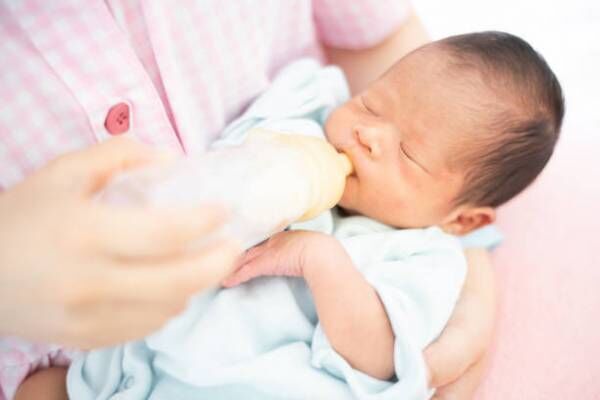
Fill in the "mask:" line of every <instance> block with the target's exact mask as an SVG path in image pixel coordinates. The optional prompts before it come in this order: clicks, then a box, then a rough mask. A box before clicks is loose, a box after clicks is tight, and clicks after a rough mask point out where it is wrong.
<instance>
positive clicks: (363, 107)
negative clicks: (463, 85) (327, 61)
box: [325, 48, 464, 227]
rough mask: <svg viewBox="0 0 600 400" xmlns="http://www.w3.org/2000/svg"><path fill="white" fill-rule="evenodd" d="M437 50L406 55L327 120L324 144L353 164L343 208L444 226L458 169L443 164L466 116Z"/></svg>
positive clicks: (408, 223)
mask: <svg viewBox="0 0 600 400" xmlns="http://www.w3.org/2000/svg"><path fill="white" fill-rule="evenodd" d="M435 52H436V50H435V49H431V48H426V49H425V50H419V51H417V52H415V53H412V54H410V55H408V56H406V57H404V58H403V59H402V60H401V61H400V62H398V63H397V64H396V65H395V66H394V67H393V68H392V69H390V70H389V71H388V72H387V73H386V74H385V75H384V76H383V77H381V78H380V79H378V80H377V81H375V82H374V83H373V84H371V86H370V87H369V88H367V90H365V91H364V92H363V93H361V94H359V95H358V96H356V97H354V98H352V99H351V100H349V101H348V102H347V103H345V104H344V105H342V106H341V107H339V108H337V109H336V110H334V111H333V112H332V114H331V115H330V117H329V119H328V120H327V123H326V126H325V131H326V135H327V138H328V140H329V142H330V143H331V144H332V145H333V146H334V147H336V148H337V149H338V150H339V151H343V152H344V153H346V154H347V155H348V156H349V157H350V159H351V160H352V163H353V165H354V168H355V172H354V174H353V175H351V176H350V177H348V179H347V181H346V188H345V190H344V194H343V197H342V199H341V201H340V203H339V204H340V206H341V207H342V208H344V209H346V210H348V211H350V212H356V213H360V214H363V215H366V216H369V217H371V218H374V219H377V220H379V221H381V222H384V223H387V224H390V225H393V226H397V227H425V226H430V225H437V224H441V223H442V222H443V221H444V219H445V218H447V217H448V216H449V214H450V213H451V212H452V211H453V203H452V200H453V199H454V198H455V196H456V195H457V194H458V192H459V190H460V188H461V184H462V182H463V173H462V172H461V171H453V170H451V169H450V168H449V166H448V164H449V160H450V159H451V155H452V153H453V152H455V151H457V148H458V146H457V145H456V143H457V138H458V135H460V134H461V132H462V131H463V129H462V127H461V126H463V125H464V124H463V123H462V122H463V120H464V118H462V119H461V118H460V113H459V111H458V107H456V106H455V102H454V101H453V99H456V97H455V96H453V95H452V93H451V92H455V90H454V89H452V88H451V84H448V79H444V78H443V70H444V68H443V65H441V63H440V62H439V61H437V60H438V59H439V57H436V54H435ZM454 94H456V93H454Z"/></svg>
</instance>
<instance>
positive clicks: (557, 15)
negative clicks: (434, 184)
mask: <svg viewBox="0 0 600 400" xmlns="http://www.w3.org/2000/svg"><path fill="white" fill-rule="evenodd" d="M413 1H414V4H415V6H416V8H417V11H418V12H419V14H420V15H421V17H422V19H423V20H424V22H425V25H426V26H427V27H428V29H429V31H430V32H431V34H432V36H433V37H434V38H439V37H443V36H447V35H449V34H454V33H463V32H468V31H474V30H488V29H494V30H505V31H509V32H512V33H515V34H517V35H520V36H522V37H523V38H525V39H526V40H528V41H529V42H530V43H531V44H532V45H533V46H534V47H535V48H537V49H538V50H539V51H540V52H541V53H542V54H543V55H544V56H545V57H546V59H547V60H548V62H549V64H550V65H551V66H552V68H553V69H554V71H555V72H556V74H557V75H558V78H559V80H560V81H561V84H562V85H563V89H564V91H565V96H566V100H567V114H566V118H565V123H564V128H563V132H562V138H561V140H560V142H559V145H558V147H557V150H556V153H555V156H554V158H553V159H552V160H551V162H550V164H549V165H548V167H547V169H546V170H545V171H544V173H543V174H542V176H541V177H540V179H539V180H538V181H537V182H536V183H535V184H534V185H533V186H532V187H531V188H530V189H528V190H527V191H526V192H525V193H524V194H523V195H521V196H520V197H518V198H517V199H515V200H514V201H512V202H511V203H510V204H508V205H506V206H505V207H503V208H501V209H500V211H499V221H498V224H499V226H500V228H501V229H502V231H503V232H504V234H505V237H506V240H505V242H504V244H503V245H502V246H501V247H500V248H498V250H497V251H496V252H495V253H494V268H495V272H496V278H497V283H498V291H499V295H498V302H499V304H498V319H497V329H496V338H495V340H494V344H493V347H492V351H491V357H490V365H489V370H488V371H487V375H486V377H485V380H484V382H483V384H482V386H481V388H480V390H479V392H478V394H477V396H476V399H477V400H542V399H544V400H545V399H551V400H554V399H556V400H559V399H560V400H597V399H600V237H599V235H600V232H599V230H600V101H599V99H600V78H599V74H600V44H598V43H599V42H598V38H600V3H598V2H597V1H591V0H589V1H586V0H571V1H569V2H548V1H542V0H503V1H502V2H488V1H486V2H482V1H479V2H477V1H474V0H453V1H449V2H440V1H436V0H413Z"/></svg>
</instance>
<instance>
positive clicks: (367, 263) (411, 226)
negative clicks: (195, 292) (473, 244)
mask: <svg viewBox="0 0 600 400" xmlns="http://www.w3.org/2000/svg"><path fill="white" fill-rule="evenodd" d="M346 91H347V87H346V85H345V82H344V81H343V79H342V78H341V74H340V72H339V71H338V70H337V69H332V68H331V67H329V68H325V69H320V68H318V67H317V66H316V64H312V63H309V64H306V62H305V63H304V64H298V65H297V66H295V67H294V66H292V67H289V68H288V69H287V70H286V71H284V72H282V74H281V76H280V78H278V79H277V80H276V81H275V83H274V87H273V89H270V90H269V91H267V92H266V93H265V95H263V96H261V98H259V99H258V101H257V102H256V103H255V104H254V105H253V106H251V107H250V108H249V109H248V110H247V112H246V113H245V114H244V116H242V117H241V118H240V120H238V121H236V123H234V124H232V126H233V128H230V129H228V130H227V131H226V132H225V133H224V139H223V141H225V142H227V141H232V142H235V141H239V140H238V139H239V137H241V136H243V135H245V133H246V132H247V131H248V128H252V127H263V128H269V129H273V130H285V131H288V132H299V133H306V131H313V132H317V133H318V132H319V131H320V130H321V129H323V127H324V135H325V137H326V139H327V140H328V141H329V142H330V143H331V144H332V145H333V146H334V147H335V148H336V149H338V150H339V151H340V152H344V153H345V154H347V155H348V157H349V158H350V160H351V161H352V164H353V165H354V172H353V174H352V175H351V176H349V177H348V179H347V182H346V187H345V190H344V194H343V196H342V199H341V201H340V202H339V208H338V209H336V210H333V211H331V212H327V213H325V214H323V215H321V216H319V217H317V218H316V219H315V220H313V221H309V222H307V223H302V224H294V225H292V227H291V230H287V231H284V232H282V233H279V234H277V235H275V236H273V237H271V238H270V239H269V240H268V241H266V242H264V243H262V244H260V245H258V246H256V247H254V248H252V249H250V250H249V251H247V253H246V254H245V256H244V259H243V260H242V262H241V263H240V267H239V268H238V269H237V271H236V272H235V273H234V274H233V275H232V276H231V277H230V278H228V279H227V280H226V281H225V282H224V286H226V287H230V288H232V289H227V290H218V291H214V292H212V293H208V294H207V293H204V294H201V295H199V296H198V297H197V298H196V299H194V300H193V301H192V302H191V303H190V307H189V308H188V310H186V312H184V313H183V314H182V315H181V316H180V317H178V318H176V319H175V320H174V321H172V322H171V323H170V324H168V325H167V326H166V327H165V328H164V329H163V330H161V331H160V332H158V333H157V334H155V335H152V336H151V337H149V338H146V339H145V340H141V341H138V342H133V343H128V344H125V345H123V346H119V347H117V348H112V349H105V350H98V351H94V352H91V353H88V354H87V355H85V356H84V357H81V358H79V359H77V360H75V361H74V362H73V364H72V366H71V369H70V371H69V379H68V386H69V394H70V395H71V396H72V397H73V398H78V399H79V398H81V399H84V398H95V397H96V396H98V395H99V394H100V393H102V395H103V396H105V397H107V398H109V397H110V396H111V395H113V394H116V393H118V394H119V398H128V399H129V398H131V399H135V398H156V399H159V398H180V399H184V398H299V399H300V398H327V399H335V398H349V397H352V396H355V397H358V398H366V397H369V398H381V399H384V398H406V399H424V398H427V397H428V396H430V395H431V393H430V391H429V390H428V389H427V372H426V367H425V365H424V361H423V359H422V356H421V352H422V350H423V349H424V347H425V346H427V344H429V343H430V342H431V341H433V340H434V339H435V338H436V337H437V335H438V334H439V333H440V332H441V330H442V329H443V327H444V325H445V324H446V322H447V320H448V318H449V317H450V314H451V312H452V309H453V307H454V303H455V301H456V299H457V298H458V295H459V293H460V289H461V286H462V283H463V280H464V275H465V270H466V264H465V260H464V257H463V253H462V249H461V246H460V243H459V242H458V241H457V239H455V237H454V235H459V236H460V235H465V234H468V233H469V232H471V231H473V230H475V229H478V228H480V227H483V226H485V225H487V224H489V223H491V222H493V221H494V218H495V208H497V207H498V206H500V205H501V204H503V203H505V202H506V201H508V200H509V199H511V198H512V197H514V196H515V195H517V194H518V193H519V192H520V191H521V190H523V189H524V188H525V187H526V186H528V185H529V184H530V183H531V182H532V181H533V180H534V179H535V177H536V176H537V175H538V174H539V173H540V171H541V170H542V169H543V168H544V166H545V164H546V162H547V161H548V159H549V158H550V156H551V154H552V152H553V149H554V145H555V143H556V140H557V138H558V133H559V130H560V125H561V122H562V117H563V112H564V105H563V98H562V93H561V88H560V85H559V83H558V81H557V79H556V77H555V76H554V74H553V73H552V71H551V70H550V68H549V67H548V65H547V64H546V63H545V61H544V60H543V59H542V58H541V57H540V56H539V54H537V53H536V52H535V51H534V50H533V49H532V48H531V47H530V46H529V45H528V44H527V43H525V42H524V41H523V40H521V39H519V38H517V37H515V36H512V35H509V34H505V33H499V32H484V33H474V34H467V35H460V36H454V37H449V38H446V39H443V40H440V41H437V42H433V43H431V44H428V45H425V46H423V47H421V48H419V49H417V50H416V51H414V52H412V53H410V54H409V55H407V56H405V57H403V58H402V59H401V60H399V61H398V62H397V63H396V64H395V65H394V66H393V67H392V68H390V69H389V70H388V71H387V72H386V73H385V74H384V75H383V76H382V77H381V78H380V79H378V80H377V81H375V82H374V83H373V84H372V85H371V86H370V87H369V88H368V89H367V90H365V91H364V92H363V93H361V94H359V95H358V96H356V97H354V98H352V99H350V100H348V101H345V99H344V97H345V96H347V94H346ZM294 96H296V98H298V99H299V100H298V101H296V102H294V101H287V102H286V101H281V100H282V99H285V100H288V99H290V98H295V97H294ZM343 101H345V102H344V103H343V104H341V103H342V102H343ZM340 104H341V105H340ZM269 107H273V108H275V109H276V110H273V111H271V114H265V112H264V110H268V109H269ZM264 275H278V276H288V277H302V278H303V280H299V279H294V278H285V279H281V278H264V277H263V278H261V279H255V280H252V281H251V282H248V283H246V284H244V285H240V284H241V283H243V282H246V281H249V280H251V279H252V278H256V277H258V276H264ZM304 282H305V283H304ZM234 286H235V287H234Z"/></svg>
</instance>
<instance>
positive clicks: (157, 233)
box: [87, 205, 228, 259]
mask: <svg viewBox="0 0 600 400" xmlns="http://www.w3.org/2000/svg"><path fill="white" fill-rule="evenodd" d="M227 218H228V215H227V212H226V211H225V209H223V208H222V207H220V206H202V207H196V208H185V209H159V208H134V207H116V206H107V205H94V206H93V207H92V208H91V209H89V211H88V222H89V226H88V227H87V232H88V240H89V241H90V242H91V243H89V245H91V246H97V247H99V248H100V249H101V250H102V251H104V252H106V253H109V254H110V255H115V256H119V257H123V258H145V259H151V258H156V257H161V256H167V255H173V254H178V253H180V254H185V253H189V252H194V249H195V248H194V247H192V246H193V245H194V244H198V243H200V242H201V241H203V240H207V239H208V238H209V237H210V236H211V235H213V236H214V235H216V234H218V230H219V228H221V227H222V225H223V224H224V223H225V221H226V220H227Z"/></svg>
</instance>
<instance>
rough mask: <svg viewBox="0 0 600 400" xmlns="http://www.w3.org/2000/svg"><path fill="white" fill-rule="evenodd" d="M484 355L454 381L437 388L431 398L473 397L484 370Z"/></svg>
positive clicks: (463, 398) (464, 399) (460, 399)
mask: <svg viewBox="0 0 600 400" xmlns="http://www.w3.org/2000/svg"><path fill="white" fill-rule="evenodd" d="M485 361H486V360H485V357H484V358H482V359H480V360H479V361H478V362H476V363H475V364H473V365H471V366H470V367H469V369H467V371H466V372H465V373H464V374H463V375H462V376H461V377H460V378H458V379H457V380H456V381H454V382H452V383H450V384H448V385H446V386H443V387H441V388H438V389H437V390H436V393H435V395H434V396H433V398H432V400H470V399H472V398H473V395H474V394H475V391H476V390H477V387H478V386H479V383H480V382H481V379H482V377H483V373H484V371H485V366H486V362H485Z"/></svg>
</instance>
